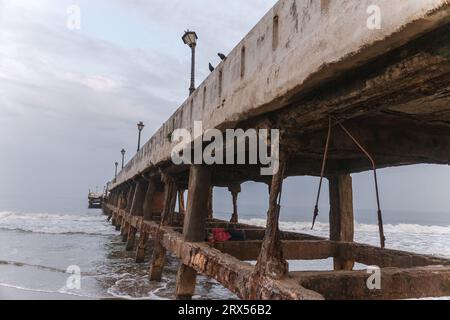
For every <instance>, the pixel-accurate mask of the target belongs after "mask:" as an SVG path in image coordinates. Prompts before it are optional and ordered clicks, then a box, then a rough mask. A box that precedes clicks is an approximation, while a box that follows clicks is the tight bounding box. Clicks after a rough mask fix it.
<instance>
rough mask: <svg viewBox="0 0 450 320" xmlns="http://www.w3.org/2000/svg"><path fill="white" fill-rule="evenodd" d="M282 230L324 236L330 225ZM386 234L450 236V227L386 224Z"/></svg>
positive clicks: (371, 228)
mask: <svg viewBox="0 0 450 320" xmlns="http://www.w3.org/2000/svg"><path fill="white" fill-rule="evenodd" d="M241 222H242V223H244V224H250V225H255V226H259V227H264V226H265V225H266V220H263V219H249V220H241ZM280 229H281V230H284V231H293V232H301V233H305V232H307V233H314V234H322V233H325V232H328V231H329V224H328V223H321V222H317V223H316V225H315V226H314V230H312V231H311V222H283V221H281V222H280ZM384 230H385V232H386V233H391V234H416V235H420V234H422V235H450V226H423V225H418V224H386V225H384ZM355 231H356V232H368V233H372V232H374V233H378V226H377V225H373V224H362V223H356V224H355Z"/></svg>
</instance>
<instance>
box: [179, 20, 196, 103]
mask: <svg viewBox="0 0 450 320" xmlns="http://www.w3.org/2000/svg"><path fill="white" fill-rule="evenodd" d="M182 39H183V42H184V43H185V44H186V45H188V46H189V48H191V51H192V58H191V59H192V60H191V87H190V88H189V95H191V94H192V93H193V92H194V91H195V47H196V46H197V39H198V37H197V34H196V33H195V32H194V31H189V29H188V30H187V31H185V33H184V35H183V37H182Z"/></svg>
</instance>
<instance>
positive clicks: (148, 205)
mask: <svg viewBox="0 0 450 320" xmlns="http://www.w3.org/2000/svg"><path fill="white" fill-rule="evenodd" d="M155 193H156V182H155V180H154V179H149V180H148V186H147V190H146V193H145V199H144V204H143V208H142V209H143V215H144V220H151V219H152V218H153V213H154V212H153V208H152V203H153V198H154V196H155Z"/></svg>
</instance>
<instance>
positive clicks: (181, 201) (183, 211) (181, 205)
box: [178, 189, 186, 219]
mask: <svg viewBox="0 0 450 320" xmlns="http://www.w3.org/2000/svg"><path fill="white" fill-rule="evenodd" d="M184 192H185V190H184V189H179V190H178V207H179V211H180V216H181V217H182V218H183V219H184V216H185V214H186V205H185V203H184Z"/></svg>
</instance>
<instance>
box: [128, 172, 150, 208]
mask: <svg viewBox="0 0 450 320" xmlns="http://www.w3.org/2000/svg"><path fill="white" fill-rule="evenodd" d="M147 188H148V183H147V182H146V181H144V180H141V181H138V182H136V190H135V192H134V196H133V203H132V205H131V210H130V212H131V215H132V216H137V217H142V216H144V210H143V208H144V201H145V194H146V192H147Z"/></svg>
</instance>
